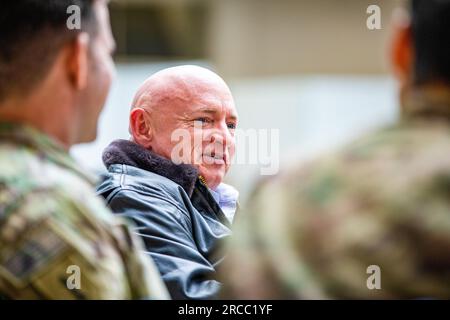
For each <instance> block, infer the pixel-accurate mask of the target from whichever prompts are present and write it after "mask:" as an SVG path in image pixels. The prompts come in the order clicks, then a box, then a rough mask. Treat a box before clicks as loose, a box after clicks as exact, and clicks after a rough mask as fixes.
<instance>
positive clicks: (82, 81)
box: [67, 32, 89, 90]
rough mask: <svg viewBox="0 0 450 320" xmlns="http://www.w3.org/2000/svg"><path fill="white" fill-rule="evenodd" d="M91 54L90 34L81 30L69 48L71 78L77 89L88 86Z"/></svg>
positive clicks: (68, 61)
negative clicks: (89, 57)
mask: <svg viewBox="0 0 450 320" xmlns="http://www.w3.org/2000/svg"><path fill="white" fill-rule="evenodd" d="M88 56H89V34H87V33H86V32H81V33H80V34H78V35H77V37H76V38H75V41H73V43H72V44H71V46H70V48H69V50H68V60H67V63H68V70H69V78H70V81H71V82H72V84H73V86H74V87H75V88H76V89H77V90H83V89H84V88H86V86H87V77H88V64H89V61H88Z"/></svg>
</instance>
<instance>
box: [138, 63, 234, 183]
mask: <svg viewBox="0 0 450 320" xmlns="http://www.w3.org/2000/svg"><path fill="white" fill-rule="evenodd" d="M236 125H237V113H236V109H235V105H234V100H233V96H232V95H231V92H230V89H229V88H228V86H227V85H226V83H225V82H224V81H223V80H222V79H221V78H220V77H219V76H218V75H217V74H215V73H213V72H212V71H210V70H208V69H205V68H201V67H198V66H179V67H174V68H169V69H165V70H162V71H160V72H158V73H156V74H154V75H153V76H151V77H150V78H149V79H147V81H145V82H144V84H143V85H142V86H141V88H140V89H139V90H138V92H137V94H136V97H135V99H134V101H133V105H132V110H131V114H130V132H131V134H132V136H133V140H134V141H135V142H136V143H138V144H140V145H141V146H143V147H145V148H147V149H149V150H152V151H153V152H155V153H156V154H159V155H161V156H163V157H165V158H167V159H171V160H172V161H174V162H176V163H187V164H192V165H194V166H196V167H197V168H198V169H199V172H200V174H201V175H202V176H203V177H204V178H205V180H206V184H207V185H208V187H210V188H212V189H214V188H215V187H217V186H218V185H219V184H220V183H221V182H222V180H223V178H224V176H225V174H226V172H227V171H228V169H229V167H230V163H231V159H232V158H233V155H234V151H235V140H234V130H235V128H236Z"/></svg>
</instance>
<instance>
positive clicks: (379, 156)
mask: <svg viewBox="0 0 450 320" xmlns="http://www.w3.org/2000/svg"><path fill="white" fill-rule="evenodd" d="M449 16H450V1H448V0H413V1H412V20H411V25H410V26H406V25H402V26H399V29H398V30H397V31H398V32H397V36H396V38H395V41H394V47H393V57H394V65H395V66H396V70H397V72H398V75H399V76H400V80H401V84H402V94H401V102H402V119H401V121H400V123H399V124H397V125H395V126H393V127H390V128H386V129H383V130H381V131H379V132H377V133H375V134H371V135H369V136H367V137H365V138H362V139H360V140H358V141H356V142H354V143H353V144H351V145H349V146H348V147H346V148H345V149H344V150H342V151H340V152H337V153H336V154H333V155H330V156H327V157H325V158H323V159H320V160H318V161H316V162H313V163H311V164H310V165H307V166H302V167H300V168H297V169H295V168H294V169H292V170H288V171H287V172H285V173H282V174H281V175H280V176H279V177H277V178H274V179H271V180H269V181H266V182H265V183H264V184H262V185H261V186H260V187H259V188H258V189H257V190H256V191H255V193H254V196H253V197H252V199H251V201H250V205H249V206H248V208H247V212H244V213H243V214H242V216H241V217H242V220H241V221H240V223H239V224H238V225H237V226H236V228H235V232H234V238H233V239H232V243H231V249H232V253H231V254H230V256H229V260H228V262H227V263H228V265H227V267H226V269H225V271H224V273H223V277H224V278H225V280H224V282H228V287H227V290H226V291H225V293H224V294H225V295H226V296H228V297H233V298H256V299H258V298H294V299H297V298H298V299H335V298H352V299H353V298H356V299H358V298H362V299H372V298H374V299H378V298H387V299H391V298H407V299H410V298H413V299H415V298H419V299H420V298H450V254H449V252H450V251H449V250H450V64H449V63H450V61H449V57H450V49H449V46H448V44H449V43H450V25H449V19H448V17H449ZM430 35H432V37H431V38H430ZM411 36H412V38H411ZM430 39H433V40H430ZM413 52H414V54H413ZM413 55H414V57H415V58H414V59H412V58H411V57H413ZM413 61H414V62H413ZM409 70H413V71H412V72H413V74H412V75H410V74H408V72H409ZM408 79H412V80H411V81H410V80H408ZM373 276H375V277H377V278H374V277H373ZM377 279H378V280H377ZM377 282H378V284H377V285H376V286H373V285H374V284H376V283H377Z"/></svg>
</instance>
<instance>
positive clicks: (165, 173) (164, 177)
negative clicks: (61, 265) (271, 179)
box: [97, 66, 238, 299]
mask: <svg viewBox="0 0 450 320" xmlns="http://www.w3.org/2000/svg"><path fill="white" fill-rule="evenodd" d="M237 119H238V116H237V113H236V109H235V105H234V101H233V97H232V95H231V92H230V89H229V88H228V86H227V85H226V83H225V82H224V81H223V80H222V79H221V78H220V77H219V76H218V75H216V74H215V73H213V72H211V71H209V70H207V69H204V68H201V67H196V66H180V67H175V68H169V69H165V70H162V71H160V72H158V73H156V74H154V75H153V76H151V77H150V78H149V79H147V80H146V81H145V82H144V83H143V85H142V86H141V88H140V89H139V90H138V92H137V94H136V96H135V98H134V101H133V103H132V108H131V112H130V118H129V127H130V134H131V136H132V137H131V139H130V141H128V140H116V141H114V142H112V143H111V144H110V145H109V146H108V147H107V148H106V149H105V151H104V154H103V161H104V164H105V166H106V167H107V169H108V173H107V174H106V175H105V177H104V181H103V183H102V184H101V185H99V187H98V189H97V190H98V193H99V194H101V195H102V196H104V197H105V199H106V201H107V203H108V205H109V206H110V207H111V209H112V210H113V211H114V212H115V213H118V214H120V215H122V216H125V217H127V218H130V219H132V220H133V222H134V223H135V224H136V225H137V228H136V232H137V233H138V234H139V235H141V236H142V238H143V239H144V242H145V245H146V250H147V252H148V253H149V254H150V255H151V256H152V258H153V259H154V261H155V262H156V264H157V266H158V268H159V270H160V272H161V274H162V276H163V280H164V281H165V283H166V285H167V287H168V288H169V291H170V293H171V295H172V298H174V299H211V298H215V297H216V294H217V293H218V291H219V289H220V283H219V282H218V281H217V280H216V271H217V268H218V267H219V265H220V264H221V262H222V261H223V259H224V254H223V252H220V250H218V245H219V244H220V243H221V241H222V240H224V239H225V238H227V237H229V236H230V234H231V230H230V228H231V225H232V223H233V218H234V215H235V212H236V208H237V198H238V192H237V191H236V190H235V189H234V188H233V187H231V186H229V185H227V184H224V183H223V182H222V181H223V179H224V177H225V174H226V173H227V171H228V169H229V167H230V163H231V160H232V158H233V156H234V152H235V138H234V131H235V128H236V125H237Z"/></svg>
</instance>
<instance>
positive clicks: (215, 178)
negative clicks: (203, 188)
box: [200, 170, 224, 190]
mask: <svg viewBox="0 0 450 320" xmlns="http://www.w3.org/2000/svg"><path fill="white" fill-rule="evenodd" d="M200 175H201V176H202V177H203V178H204V179H205V181H206V185H207V186H208V188H210V189H213V190H214V189H215V188H216V187H217V186H218V185H219V184H220V183H221V182H222V180H223V178H224V173H223V172H222V171H221V172H216V173H212V172H211V170H208V171H202V170H200Z"/></svg>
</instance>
